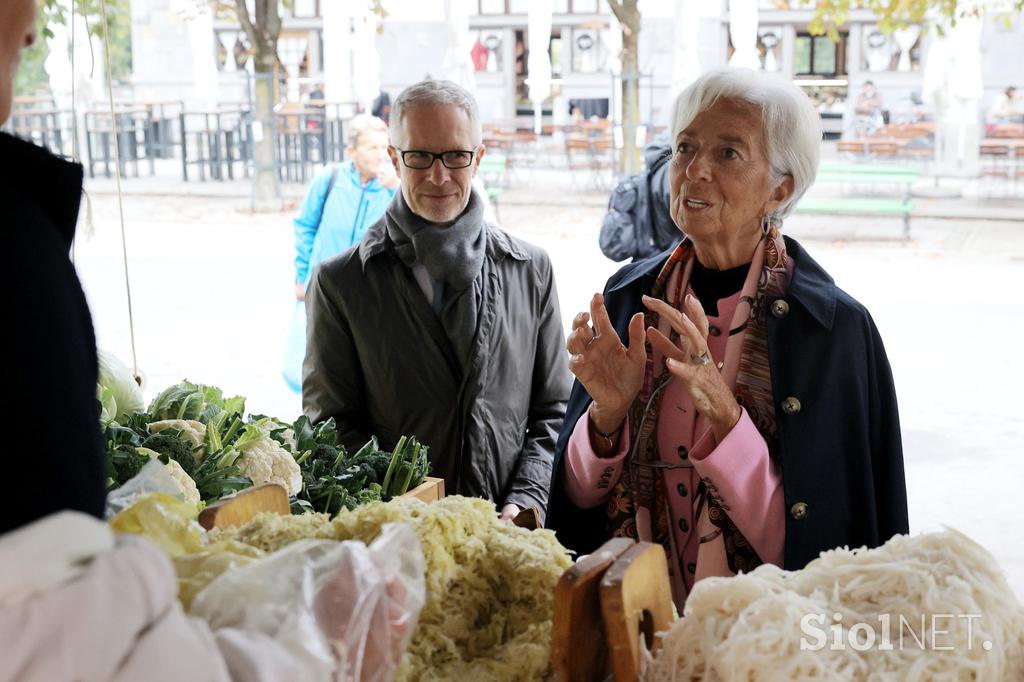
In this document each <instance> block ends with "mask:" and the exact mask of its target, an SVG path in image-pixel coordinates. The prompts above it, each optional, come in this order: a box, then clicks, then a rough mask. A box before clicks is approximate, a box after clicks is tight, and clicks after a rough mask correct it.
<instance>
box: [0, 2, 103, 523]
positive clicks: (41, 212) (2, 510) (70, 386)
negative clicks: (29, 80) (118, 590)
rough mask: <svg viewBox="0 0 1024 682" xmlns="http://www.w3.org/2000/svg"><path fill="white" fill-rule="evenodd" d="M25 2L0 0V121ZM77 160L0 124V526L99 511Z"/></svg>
mask: <svg viewBox="0 0 1024 682" xmlns="http://www.w3.org/2000/svg"><path fill="white" fill-rule="evenodd" d="M34 18H35V3H34V2H33V1H32V0H16V1H10V2H9V1H6V0H5V2H2V3H0V124H2V123H4V122H5V121H6V120H7V119H8V117H9V116H10V111H11V104H12V98H13V82H14V74H15V71H16V70H17V66H18V62H19V55H20V52H21V50H22V49H23V48H24V47H27V46H28V45H31V44H32V42H33V41H34V40H35V39H36V35H35V21H34ZM81 194H82V167H81V166H80V165H79V164H76V163H69V162H67V161H63V160H61V159H59V158H57V157H55V156H54V155H52V154H50V153H49V152H47V151H46V150H44V149H41V148H40V147H37V146H35V145H33V144H30V143H28V142H24V141H22V140H18V139H16V138H14V137H12V136H10V135H6V134H3V133H0V259H2V261H0V279H2V287H3V291H4V292H5V293H4V321H5V324H4V329H5V330H6V331H5V333H4V337H5V338H6V339H7V348H8V352H7V360H6V361H5V363H4V372H3V377H4V381H3V386H4V387H3V391H0V395H2V397H0V413H2V414H3V415H4V419H5V421H6V423H7V425H8V428H7V429H6V430H5V431H6V433H5V435H4V437H3V441H2V445H0V449H2V451H3V453H4V457H3V464H4V480H5V481H7V490H6V491H5V492H4V494H3V495H2V496H0V533H4V532H6V531H9V530H11V529H14V528H18V527H20V526H22V525H24V524H26V523H29V522H31V521H34V520H35V519H38V518H41V517H43V516H46V515H48V514H50V513H52V512H55V511H58V510H61V509H70V510H75V511H81V512H85V513H87V514H90V515H92V516H95V517H98V518H102V516H103V505H104V500H105V498H106V488H105V483H106V456H105V454H104V451H103V443H102V440H101V436H100V427H99V407H98V403H97V401H96V373H97V364H96V362H97V361H96V340H95V336H94V334H93V327H92V320H91V318H90V316H89V307H88V305H87V304H86V300H85V295H84V293H83V292H82V287H81V284H80V283H79V281H78V276H77V275H76V274H75V269H74V267H73V266H72V264H71V261H70V260H69V258H68V253H69V249H70V247H71V242H72V240H73V239H74V236H75V223H76V221H77V219H78V207H79V202H80V199H81Z"/></svg>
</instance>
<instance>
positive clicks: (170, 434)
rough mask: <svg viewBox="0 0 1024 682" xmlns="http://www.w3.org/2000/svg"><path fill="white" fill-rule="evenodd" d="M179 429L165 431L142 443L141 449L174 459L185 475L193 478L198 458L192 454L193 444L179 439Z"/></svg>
mask: <svg viewBox="0 0 1024 682" xmlns="http://www.w3.org/2000/svg"><path fill="white" fill-rule="evenodd" d="M178 434H179V432H178V430H177V429H165V430H164V431H161V432H160V433H154V434H153V435H152V436H150V437H149V438H147V439H146V440H144V441H142V443H141V447H144V448H148V449H150V450H153V451H155V452H158V453H160V454H161V455H165V456H166V457H167V458H168V459H173V460H174V461H175V462H177V463H178V464H180V465H181V468H182V469H184V470H185V473H186V474H188V475H189V476H191V475H192V474H193V473H194V472H195V470H196V458H195V455H193V454H192V444H191V443H190V442H189V441H187V440H184V439H183V438H180V437H179V435H178Z"/></svg>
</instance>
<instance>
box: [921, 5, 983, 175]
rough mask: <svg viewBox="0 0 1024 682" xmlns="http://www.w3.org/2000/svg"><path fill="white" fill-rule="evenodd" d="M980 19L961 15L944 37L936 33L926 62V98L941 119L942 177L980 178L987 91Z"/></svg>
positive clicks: (939, 154)
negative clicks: (982, 118) (981, 106)
mask: <svg viewBox="0 0 1024 682" xmlns="http://www.w3.org/2000/svg"><path fill="white" fill-rule="evenodd" d="M981 29H982V20H981V18H976V17H962V18H960V19H958V20H957V24H956V26H955V27H950V26H946V28H945V36H940V35H939V34H938V32H937V31H936V32H935V36H934V38H933V40H932V43H931V47H930V48H929V50H928V55H927V59H926V61H925V69H924V78H923V86H922V90H923V99H924V101H925V103H926V104H928V105H929V106H931V107H932V109H933V111H934V112H935V118H936V120H937V121H938V129H937V131H936V150H935V156H936V161H937V163H938V172H939V174H940V175H947V176H967V177H970V176H975V175H977V174H978V170H979V168H978V166H979V163H978V161H979V160H978V145H979V142H980V139H981V126H980V123H979V117H978V113H979V110H978V107H979V104H980V102H981V97H982V95H983V92H984V85H983V82H982V71H981Z"/></svg>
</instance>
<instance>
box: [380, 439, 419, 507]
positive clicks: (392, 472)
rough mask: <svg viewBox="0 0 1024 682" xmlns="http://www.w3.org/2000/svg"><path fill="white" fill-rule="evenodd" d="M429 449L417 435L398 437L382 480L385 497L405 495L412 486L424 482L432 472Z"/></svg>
mask: <svg viewBox="0 0 1024 682" xmlns="http://www.w3.org/2000/svg"><path fill="white" fill-rule="evenodd" d="M429 449H430V448H428V447H427V446H426V445H423V444H422V443H420V442H419V441H417V440H416V436H410V437H408V438H406V437H405V436H402V437H401V438H399V439H398V443H397V444H396V445H395V451H394V452H393V453H392V454H391V461H390V463H389V464H388V468H387V471H386V473H385V474H384V480H383V481H382V482H381V486H382V487H383V488H384V494H385V497H398V496H399V495H404V494H405V493H406V492H408V491H409V489H410V488H415V487H416V486H418V485H420V484H421V483H423V479H424V478H426V476H427V474H428V473H430V460H429V459H428V458H427V452H428V451H429Z"/></svg>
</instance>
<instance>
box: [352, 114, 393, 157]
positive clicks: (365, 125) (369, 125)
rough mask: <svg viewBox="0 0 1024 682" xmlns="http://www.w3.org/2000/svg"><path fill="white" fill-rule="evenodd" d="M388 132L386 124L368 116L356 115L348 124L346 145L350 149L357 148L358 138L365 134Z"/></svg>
mask: <svg viewBox="0 0 1024 682" xmlns="http://www.w3.org/2000/svg"><path fill="white" fill-rule="evenodd" d="M387 131H388V124H387V123H385V122H384V121H382V120H381V119H379V118H377V117H376V116H371V115H370V114H356V115H355V116H353V117H352V119H351V120H350V121H349V122H348V144H349V145H350V146H351V147H352V149H357V148H358V147H359V138H360V137H362V136H363V135H365V134H366V133H372V132H381V133H386V132H387Z"/></svg>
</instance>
